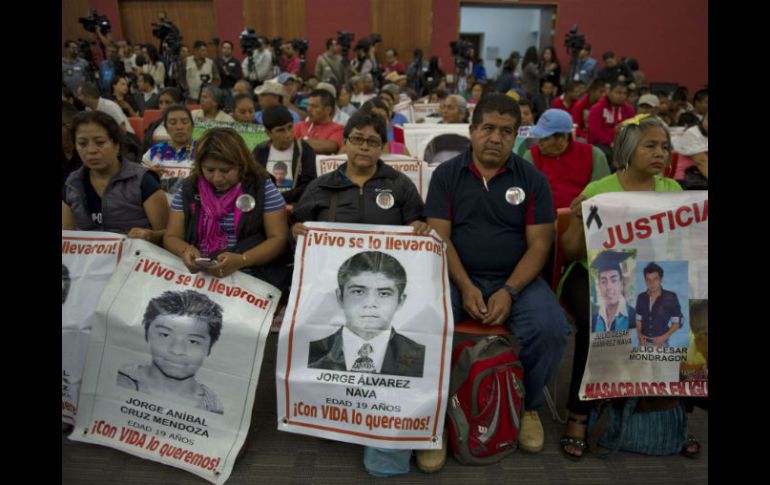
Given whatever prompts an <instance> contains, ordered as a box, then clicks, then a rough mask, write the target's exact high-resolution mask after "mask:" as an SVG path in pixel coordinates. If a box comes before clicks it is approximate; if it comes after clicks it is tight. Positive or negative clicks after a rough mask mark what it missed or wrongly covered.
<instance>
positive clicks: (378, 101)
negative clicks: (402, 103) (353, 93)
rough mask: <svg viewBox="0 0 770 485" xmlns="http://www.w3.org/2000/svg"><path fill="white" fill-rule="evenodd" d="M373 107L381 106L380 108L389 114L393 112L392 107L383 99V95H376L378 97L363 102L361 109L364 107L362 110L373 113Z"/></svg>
mask: <svg viewBox="0 0 770 485" xmlns="http://www.w3.org/2000/svg"><path fill="white" fill-rule="evenodd" d="M372 108H379V109H382V110H385V112H386V113H388V114H392V113H391V112H390V108H388V104H387V103H386V102H385V101H383V99H382V95H379V96H376V97H374V98H372V99H370V100H368V101H367V102H365V103H364V104H362V105H361V107H360V108H359V109H362V110H364V111H366V112H367V113H371V112H372Z"/></svg>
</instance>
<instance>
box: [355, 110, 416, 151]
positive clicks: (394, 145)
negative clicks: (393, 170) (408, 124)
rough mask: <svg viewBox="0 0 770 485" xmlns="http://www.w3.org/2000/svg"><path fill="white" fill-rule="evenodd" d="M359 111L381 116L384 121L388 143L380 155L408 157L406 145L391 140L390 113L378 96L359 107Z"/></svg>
mask: <svg viewBox="0 0 770 485" xmlns="http://www.w3.org/2000/svg"><path fill="white" fill-rule="evenodd" d="M361 110H362V111H365V112H367V113H372V114H375V115H378V116H381V117H382V118H383V119H384V120H385V126H386V127H387V130H388V142H387V143H385V145H384V146H383V147H382V153H395V154H398V155H409V152H408V151H407V149H406V145H404V144H403V143H399V142H397V141H395V140H393V136H392V135H393V127H392V126H391V124H390V119H391V117H392V113H391V111H390V106H389V105H388V103H387V102H386V101H385V100H384V99H383V98H382V97H380V96H377V97H376V98H372V99H370V100H369V101H367V102H365V103H364V104H363V105H361Z"/></svg>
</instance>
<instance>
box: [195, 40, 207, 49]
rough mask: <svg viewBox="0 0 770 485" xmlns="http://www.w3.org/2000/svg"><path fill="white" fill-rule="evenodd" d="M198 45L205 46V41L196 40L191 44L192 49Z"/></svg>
mask: <svg viewBox="0 0 770 485" xmlns="http://www.w3.org/2000/svg"><path fill="white" fill-rule="evenodd" d="M199 47H206V41H203V40H196V41H195V43H194V44H193V49H198V48H199Z"/></svg>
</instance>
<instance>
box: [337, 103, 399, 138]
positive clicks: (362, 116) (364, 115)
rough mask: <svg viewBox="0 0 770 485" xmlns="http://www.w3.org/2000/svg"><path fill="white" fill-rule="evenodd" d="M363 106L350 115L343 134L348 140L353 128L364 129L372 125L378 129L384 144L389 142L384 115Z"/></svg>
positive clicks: (375, 129)
mask: <svg viewBox="0 0 770 485" xmlns="http://www.w3.org/2000/svg"><path fill="white" fill-rule="evenodd" d="M370 101H371V100H370ZM380 102H382V101H380ZM361 108H362V109H359V110H358V111H356V112H355V113H353V114H352V115H351V116H350V119H349V120H348V122H347V124H346V125H345V131H343V132H342V135H343V136H344V137H345V139H346V140H347V139H348V137H349V136H350V132H352V131H353V130H356V129H357V130H362V129H364V128H366V127H367V126H371V127H372V128H374V131H376V132H377V134H378V135H380V140H381V141H382V143H383V145H384V144H385V143H387V142H388V128H387V125H386V124H385V120H384V119H383V117H382V116H379V115H376V114H374V113H372V112H371V111H365V110H364V109H363V106H362V107H361Z"/></svg>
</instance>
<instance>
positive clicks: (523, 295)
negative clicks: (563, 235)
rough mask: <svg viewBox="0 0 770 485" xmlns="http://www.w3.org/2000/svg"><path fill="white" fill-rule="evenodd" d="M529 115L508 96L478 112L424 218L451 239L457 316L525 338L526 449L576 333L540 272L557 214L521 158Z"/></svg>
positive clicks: (432, 191)
mask: <svg viewBox="0 0 770 485" xmlns="http://www.w3.org/2000/svg"><path fill="white" fill-rule="evenodd" d="M520 120H521V115H520V111H519V105H518V104H517V103H516V101H514V100H513V99H512V98H510V97H508V96H506V95H504V94H490V95H488V96H485V97H484V98H483V99H482V100H481V101H480V102H479V103H478V104H477V105H476V109H475V110H474V112H473V119H472V120H471V125H470V138H471V148H470V149H469V150H467V151H465V152H464V153H462V154H460V155H458V156H457V157H455V158H453V159H451V160H448V161H446V162H444V163H443V164H441V165H439V166H438V168H436V171H435V172H434V174H433V177H432V179H431V182H430V188H429V190H428V197H427V201H426V204H425V210H424V215H425V216H426V217H427V219H428V223H429V224H430V225H431V226H432V227H434V228H435V229H436V230H437V231H438V232H439V234H440V235H441V237H442V238H443V239H444V240H445V241H446V242H447V260H448V263H449V277H450V280H451V283H452V285H451V287H452V288H451V290H452V310H453V313H454V320H455V322H460V321H462V320H466V319H469V318H472V319H474V320H477V321H479V322H481V323H482V324H485V325H503V324H504V325H505V326H506V327H507V328H508V329H509V330H510V331H511V332H512V333H513V334H514V335H516V337H517V338H518V339H519V341H520V343H521V345H522V350H521V353H520V358H521V361H522V364H523V365H524V386H525V388H526V398H525V403H524V413H523V417H522V425H521V431H520V434H519V448H521V449H523V450H525V451H529V452H538V451H540V450H542V448H543V427H542V424H541V423H540V418H539V417H538V414H537V409H538V408H539V407H540V406H541V405H542V404H543V401H544V392H543V389H544V387H545V385H546V383H547V382H548V380H549V379H550V378H551V376H552V375H553V374H554V373H555V372H556V370H557V368H558V365H559V362H560V361H561V357H562V353H563V351H564V347H565V345H566V343H567V337H568V336H569V334H570V332H571V329H570V326H569V324H568V322H567V319H566V318H565V315H564V312H563V311H562V310H561V307H560V306H559V302H558V301H557V299H556V296H555V295H554V294H553V292H552V291H551V289H550V287H549V286H548V284H547V283H546V282H545V281H544V280H543V279H542V278H540V277H539V276H538V275H539V274H540V271H541V270H542V268H543V266H544V265H545V263H546V260H547V259H548V257H549V255H550V250H551V244H552V242H553V237H554V236H553V230H554V224H553V222H554V220H555V210H554V207H553V198H552V196H551V189H550V186H549V185H548V180H547V179H546V177H545V176H544V175H543V174H542V173H541V172H540V171H538V170H537V168H535V167H534V166H533V165H532V164H530V163H528V162H527V161H525V160H524V159H523V158H521V157H519V156H517V155H514V154H512V149H513V145H514V142H515V140H516V133H517V130H518V128H519V124H520Z"/></svg>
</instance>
